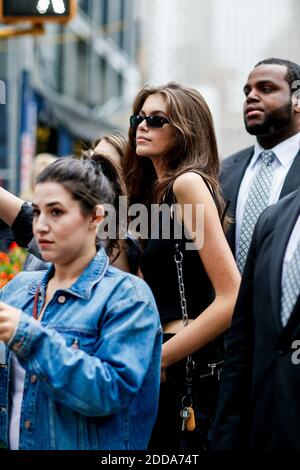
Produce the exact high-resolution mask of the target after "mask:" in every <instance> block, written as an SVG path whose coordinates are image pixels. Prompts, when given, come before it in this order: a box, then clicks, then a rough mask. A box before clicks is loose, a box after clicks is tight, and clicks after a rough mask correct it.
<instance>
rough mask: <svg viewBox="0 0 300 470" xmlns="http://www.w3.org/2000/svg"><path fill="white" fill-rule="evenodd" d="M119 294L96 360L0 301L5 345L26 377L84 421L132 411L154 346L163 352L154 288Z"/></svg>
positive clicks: (129, 287)
mask: <svg viewBox="0 0 300 470" xmlns="http://www.w3.org/2000/svg"><path fill="white" fill-rule="evenodd" d="M19 276H20V275H19ZM127 279H128V278H127ZM13 282H14V279H13V280H12V281H11V286H10V287H9V288H10V289H12V288H13ZM4 289H6V288H4ZM119 289H120V290H121V292H123V295H122V296H120V295H119V296H118V297H117V298H116V300H115V301H114V300H113V298H110V300H109V304H108V305H107V307H106V309H105V311H103V312H102V313H101V312H99V321H100V320H101V327H100V332H99V337H98V338H97V346H96V347H95V349H96V350H95V351H94V352H93V355H89V354H88V353H87V352H85V351H83V350H81V349H72V348H71V347H68V346H67V344H66V341H65V338H64V337H63V336H62V335H61V334H59V333H58V332H56V331H55V330H54V328H47V327H45V326H42V325H41V323H40V322H38V321H37V320H35V319H33V318H32V317H30V316H29V315H28V314H26V313H24V312H22V311H20V310H17V309H15V308H14V307H11V306H9V305H7V304H5V303H2V302H0V340H3V341H5V342H7V343H8V346H9V347H10V348H11V349H12V350H14V351H15V353H16V355H17V358H18V360H19V362H20V364H21V366H22V367H23V368H24V369H25V370H26V371H27V372H29V373H30V374H35V375H37V377H38V378H39V380H40V381H41V384H42V386H43V388H44V389H45V390H46V392H47V393H48V395H49V396H50V397H52V398H53V399H54V400H56V401H57V402H59V403H61V404H62V405H64V406H66V407H68V408H70V409H72V410H74V411H76V412H78V413H81V414H83V415H85V416H107V415H110V414H114V413H116V412H118V411H119V410H121V409H123V408H125V407H126V406H128V404H129V403H130V402H131V401H132V399H133V398H134V396H135V394H136V393H137V392H138V390H139V389H140V387H141V385H142V383H143V381H144V378H145V375H146V372H147V371H148V368H149V365H150V363H151V362H152V361H153V357H154V356H153V350H154V347H155V345H156V346H157V347H158V349H157V354H158V355H159V352H160V349H159V346H160V342H161V326H160V323H159V316H158V312H157V309H156V306H155V303H154V300H153V297H152V294H151V292H150V289H149V288H148V287H147V286H146V284H145V283H143V282H142V281H141V280H138V279H137V278H136V279H135V280H133V279H131V280H130V281H129V282H126V284H124V285H121V284H120V285H119ZM3 299H5V296H3ZM71 313H72V312H71ZM71 313H70V314H71ZM157 366H158V367H159V363H157ZM157 373H159V371H157Z"/></svg>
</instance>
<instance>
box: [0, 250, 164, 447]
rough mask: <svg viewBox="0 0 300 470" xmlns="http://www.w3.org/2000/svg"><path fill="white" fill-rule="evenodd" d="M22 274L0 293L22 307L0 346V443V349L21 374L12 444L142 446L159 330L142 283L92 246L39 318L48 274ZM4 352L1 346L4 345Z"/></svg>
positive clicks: (6, 383) (2, 432)
mask: <svg viewBox="0 0 300 470" xmlns="http://www.w3.org/2000/svg"><path fill="white" fill-rule="evenodd" d="M52 269H53V267H52V266H51V267H50V268H49V270H48V271H46V272H32V273H30V272H23V273H21V274H19V275H18V276H16V277H15V278H14V279H13V280H12V281H11V282H10V283H9V284H8V285H7V286H5V288H4V289H2V292H1V301H2V302H6V303H8V304H11V305H13V306H14V307H16V308H19V309H20V310H22V312H21V318H20V321H19V324H18V327H17V331H16V333H15V335H14V337H13V339H12V341H11V342H10V344H9V347H6V346H5V345H4V343H0V348H2V351H0V444H1V445H2V446H3V445H4V446H8V445H9V442H8V428H9V426H8V424H9V408H10V407H9V387H10V380H9V377H10V370H9V369H10V348H11V347H12V346H13V345H17V344H18V347H19V349H18V352H17V357H18V360H19V362H20V364H21V366H22V367H23V368H24V369H25V370H26V378H25V387H24V395H23V402H22V408H21V422H20V450H22V449H24V450H25V449H85V450H91V449H92V450H98V449H108V450H111V449H112V450H113V449H145V448H146V447H147V444H148V440H149V437H150V433H151V430H152V427H153V424H154V421H155V418H156V411H157V402H158V395H159V382H160V355H161V326H160V321H159V316H158V312H157V309H156V305H155V302H154V299H153V296H152V294H151V292H150V289H149V288H148V287H147V285H146V283H145V282H144V281H142V280H141V279H139V278H137V277H135V276H133V275H131V274H127V273H124V272H122V271H120V270H118V269H116V268H113V267H111V266H109V265H108V258H107V256H106V254H105V252H104V250H103V249H100V250H99V251H98V253H97V255H96V256H95V258H94V259H93V260H92V261H91V262H90V264H89V266H88V267H87V268H86V269H85V270H84V271H83V273H82V274H81V275H80V277H79V278H78V279H77V281H76V282H75V283H74V284H73V286H72V287H71V288H69V289H62V290H58V291H57V292H56V293H55V295H54V297H53V299H52V300H51V301H50V302H49V304H48V305H47V307H46V309H45V311H44V314H43V318H42V321H41V323H39V322H37V321H36V320H34V318H32V314H33V300H34V294H35V292H36V289H37V287H38V286H39V285H41V288H40V296H39V301H38V308H39V309H40V308H41V306H42V304H43V299H44V296H45V291H46V286H47V282H48V279H49V277H50V275H51V270H52ZM4 349H5V350H4Z"/></svg>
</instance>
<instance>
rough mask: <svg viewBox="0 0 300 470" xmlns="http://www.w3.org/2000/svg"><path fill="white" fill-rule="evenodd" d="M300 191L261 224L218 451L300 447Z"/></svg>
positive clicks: (237, 328) (232, 343) (224, 385)
mask: <svg viewBox="0 0 300 470" xmlns="http://www.w3.org/2000/svg"><path fill="white" fill-rule="evenodd" d="M299 292H300V190H297V191H294V192H293V193H291V194H289V195H288V196H286V197H284V198H283V199H281V200H280V201H279V202H278V203H277V204H275V205H272V206H270V207H268V208H267V209H266V210H265V211H264V212H263V213H262V215H261V216H260V218H259V219H258V222H257V224H256V227H255V230H254V234H253V238H252V243H251V246H250V250H249V256H248V259H247V262H246V266H245V271H244V276H243V280H242V284H241V289H240V292H239V296H238V300H237V304H236V308H235V312H234V315H233V321H232V326H231V330H230V332H229V338H228V345H227V351H226V358H225V365H224V368H223V373H222V380H221V387H220V392H219V397H220V399H219V403H218V409H217V415H216V421H215V425H214V429H213V433H212V447H213V449H245V448H254V449H300V438H299V436H300V364H299V363H300V360H299V358H300V295H299Z"/></svg>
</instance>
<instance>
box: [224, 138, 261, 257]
mask: <svg viewBox="0 0 300 470" xmlns="http://www.w3.org/2000/svg"><path fill="white" fill-rule="evenodd" d="M253 151H254V147H251V148H248V149H246V150H245V152H244V153H243V154H242V155H241V154H239V155H238V156H237V157H236V158H235V160H234V161H233V163H232V171H231V175H230V176H229V177H228V179H227V183H226V192H227V194H228V195H229V197H228V199H229V200H230V206H229V214H230V216H231V217H232V219H233V223H232V224H230V226H229V230H228V233H227V240H228V243H229V245H230V247H231V250H232V252H233V254H234V256H235V216H236V204H237V197H238V194H239V189H240V185H241V181H242V179H243V177H244V173H245V171H246V168H247V166H248V165H249V163H250V160H251V158H252V155H253Z"/></svg>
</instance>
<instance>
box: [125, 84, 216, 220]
mask: <svg viewBox="0 0 300 470" xmlns="http://www.w3.org/2000/svg"><path fill="white" fill-rule="evenodd" d="M153 94H159V95H161V96H162V97H163V98H164V100H165V103H166V105H167V115H168V118H169V120H170V123H171V124H172V125H173V126H174V127H175V128H176V129H177V135H176V138H175V139H174V143H173V145H172V147H171V149H170V150H168V152H167V153H165V154H164V155H162V159H163V163H164V176H163V178H162V179H161V180H160V181H159V182H158V180H157V177H156V173H155V171H154V167H153V164H152V162H151V160H150V159H148V158H141V157H138V156H137V155H136V141H135V134H136V129H134V128H130V129H129V146H128V152H127V154H126V157H125V159H124V170H125V175H126V181H127V185H128V189H129V194H130V195H131V198H132V202H140V203H144V204H147V205H148V204H150V203H152V202H156V203H161V202H162V201H163V197H164V195H165V194H166V192H167V191H168V190H169V189H170V188H171V187H172V185H173V183H174V181H175V179H176V178H177V177H178V176H179V175H181V174H182V173H185V172H187V171H193V170H195V171H197V173H200V174H201V175H202V176H203V178H204V179H205V180H206V182H207V183H208V184H209V185H210V187H211V188H212V190H213V192H214V195H215V200H216V204H217V208H218V211H219V214H220V215H221V214H222V213H223V209H224V206H225V204H224V201H223V198H222V196H221V191H220V185H219V182H218V172H219V156H218V149H217V142H216V136H215V132H214V125H213V119H212V115H211V112H210V110H209V108H208V105H207V103H206V101H205V100H204V98H203V97H202V96H201V94H200V93H199V92H198V91H197V90H195V89H193V88H188V87H185V86H183V85H180V84H178V83H175V82H171V83H168V84H167V85H165V86H158V87H151V86H146V87H144V88H143V89H142V90H141V91H140V92H139V93H138V95H137V97H136V98H135V101H134V103H133V113H134V114H139V113H140V111H141V109H142V107H143V104H144V102H145V100H146V99H147V98H148V96H150V95H153Z"/></svg>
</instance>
